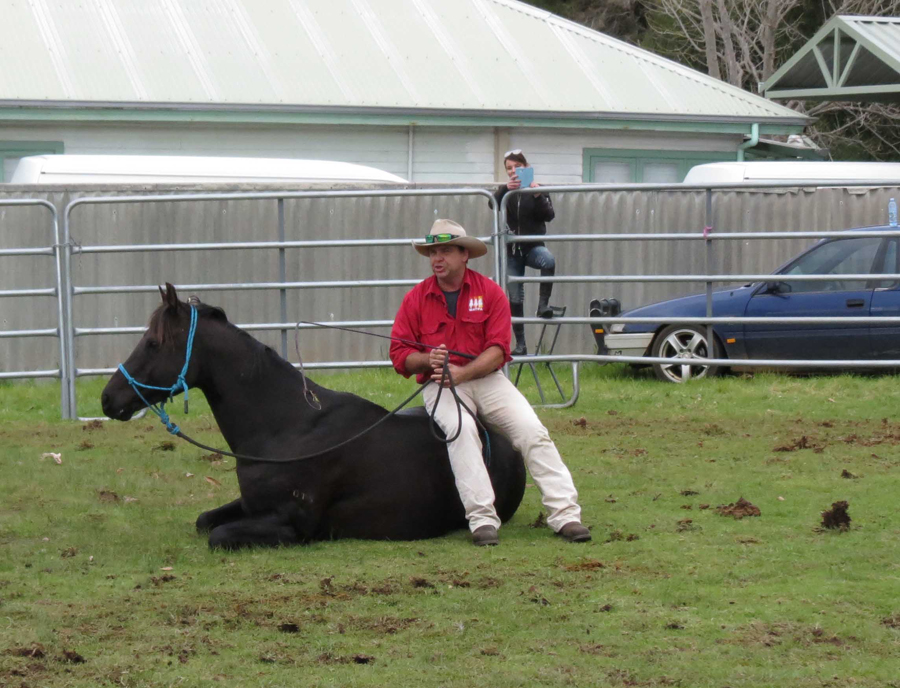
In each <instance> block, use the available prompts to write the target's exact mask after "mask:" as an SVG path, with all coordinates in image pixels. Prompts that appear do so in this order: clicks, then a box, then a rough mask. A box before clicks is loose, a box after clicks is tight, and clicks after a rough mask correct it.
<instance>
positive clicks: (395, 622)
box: [346, 616, 419, 635]
mask: <svg viewBox="0 0 900 688" xmlns="http://www.w3.org/2000/svg"><path fill="white" fill-rule="evenodd" d="M418 622H419V619H418V618H416V617H413V618H409V619H400V618H397V617H395V616H378V617H375V618H359V617H351V618H350V619H349V620H348V621H347V622H346V626H347V627H349V628H353V629H358V630H361V631H371V632H372V633H379V634H381V635H394V634H395V633H399V632H400V631H405V630H406V629H407V628H409V627H410V626H413V625H414V624H416V623H418Z"/></svg>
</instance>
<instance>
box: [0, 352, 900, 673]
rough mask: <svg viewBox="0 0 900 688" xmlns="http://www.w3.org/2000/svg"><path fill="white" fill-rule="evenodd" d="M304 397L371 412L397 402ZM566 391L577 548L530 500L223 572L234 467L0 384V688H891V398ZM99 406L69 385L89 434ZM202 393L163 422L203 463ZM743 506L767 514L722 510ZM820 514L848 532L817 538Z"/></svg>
mask: <svg viewBox="0 0 900 688" xmlns="http://www.w3.org/2000/svg"><path fill="white" fill-rule="evenodd" d="M316 377H317V379H320V380H321V381H322V382H325V383H326V384H328V385H329V386H332V387H335V388H340V389H349V390H354V391H356V392H358V393H361V394H363V395H364V396H367V397H369V398H371V399H374V400H376V401H378V402H379V403H382V404H383V405H385V406H388V407H392V406H393V405H395V404H396V403H398V402H399V401H400V400H401V399H402V398H403V397H404V396H405V395H406V394H408V393H409V391H410V390H411V387H410V383H409V382H406V381H403V380H401V379H399V378H398V377H397V376H395V375H393V374H391V373H390V372H387V371H372V372H359V373H354V374H352V375H349V374H348V375H331V376H327V377H325V376H321V375H319V376H316ZM562 377H563V378H568V377H569V376H568V375H563V376H562ZM543 382H544V383H545V388H546V387H547V384H546V383H548V382H549V380H546V379H544V380H543ZM529 384H530V383H529ZM581 384H582V391H581V398H580V400H579V401H578V404H577V405H576V406H575V407H574V408H572V409H567V410H545V411H542V412H541V416H542V418H543V419H544V421H545V423H546V424H547V426H548V427H549V428H550V431H551V435H552V436H553V437H554V438H555V440H556V442H557V444H558V446H559V448H560V450H561V452H562V454H563V456H564V458H565V460H566V462H567V463H568V465H569V467H570V468H571V470H572V473H573V475H574V477H575V482H576V485H577V486H578V489H579V491H580V495H581V502H582V504H583V507H584V518H585V522H586V523H587V524H589V525H591V526H592V529H593V530H592V532H593V536H594V539H593V542H591V543H589V544H587V545H578V546H576V545H569V544H567V543H564V542H562V541H561V540H560V539H559V538H556V537H554V536H553V535H552V533H551V532H550V531H549V530H547V529H546V528H543V527H532V526H533V524H535V521H536V519H537V516H538V514H539V512H540V502H539V499H538V495H537V493H536V489H535V488H534V487H529V488H528V489H527V490H526V497H525V501H524V503H523V505H522V507H521V508H520V510H519V512H518V514H517V515H516V516H515V518H514V519H513V520H512V521H511V522H510V523H509V524H507V525H505V526H504V527H503V528H502V529H501V545H500V547H497V548H491V549H480V548H478V549H476V548H474V547H472V546H471V544H469V541H468V537H467V534H466V533H465V532H459V533H454V534H452V535H450V536H448V537H445V538H442V539H439V540H430V541H421V542H412V543H404V542H401V543H387V542H361V541H339V542H327V543H318V544H315V545H312V546H310V547H303V548H288V549H280V550H255V551H246V552H240V553H222V552H211V551H209V550H208V549H207V547H206V542H205V538H203V537H200V536H198V535H197V534H196V533H195V532H194V529H193V522H194V520H195V518H196V517H197V515H198V514H199V513H200V512H201V511H203V510H205V509H208V508H211V507H214V506H218V505H220V504H222V503H224V502H226V501H229V500H231V499H233V498H234V497H235V496H236V495H237V491H236V482H235V477H234V472H233V467H234V463H233V462H232V461H231V460H225V461H223V462H221V463H219V464H216V463H211V462H210V461H208V460H204V459H203V458H202V456H203V452H201V451H199V450H196V449H194V448H192V447H190V446H189V445H187V444H185V443H179V444H177V445H175V446H174V448H173V449H172V450H167V449H166V448H165V444H164V443H166V442H169V441H171V440H170V437H169V436H168V434H167V433H166V432H165V430H164V429H163V428H162V427H161V425H160V424H159V423H158V422H157V421H156V420H155V419H154V420H153V421H151V420H150V419H144V420H137V421H132V422H131V423H108V424H104V425H103V426H102V427H101V428H99V429H86V428H85V427H84V425H85V424H84V423H72V422H63V421H61V420H58V403H59V402H58V393H59V389H58V387H57V386H54V385H52V384H5V385H2V386H0V447H2V450H0V451H2V455H0V470H2V473H0V475H2V477H0V686H16V687H17V688H18V687H19V686H23V685H24V686H29V687H37V686H41V687H48V688H51V687H57V686H170V685H172V686H174V685H183V686H217V685H229V686H285V685H303V686H385V685H392V686H410V685H416V686H447V687H463V686H466V687H468V686H492V687H494V686H499V687H507V686H557V685H560V686H562V685H573V686H586V685H597V686H601V685H602V686H607V685H608V686H664V685H666V686H668V685H679V686H690V687H693V686H715V687H720V688H721V687H724V686H731V687H732V688H736V687H738V686H748V687H750V686H752V687H754V688H756V687H758V686H775V685H779V686H791V687H805V686H848V685H853V686H873V687H875V686H878V687H882V686H900V595H898V593H900V547H898V544H900V517H898V508H897V504H898V497H897V495H898V494H900V453H898V446H900V422H898V420H897V418H896V414H895V409H896V408H897V405H898V404H897V402H898V399H900V391H898V379H897V378H896V377H890V376H883V377H854V376H835V377H830V376H822V377H809V378H801V377H781V376H777V375H758V376H756V377H754V378H752V379H745V378H738V377H730V378H722V379H715V380H707V381H699V382H695V383H693V384H689V385H685V386H677V387H676V386H672V385H664V384H661V383H658V382H655V381H654V380H651V379H649V378H648V377H647V376H642V375H638V376H635V375H629V374H626V373H624V372H622V370H621V369H615V368H605V369H600V368H596V367H591V368H589V369H587V370H585V371H584V372H583V374H582V381H581ZM102 385H103V381H100V380H97V381H88V382H84V383H83V384H81V386H80V388H79V401H80V405H81V411H82V413H85V414H88V415H92V414H97V413H99V408H98V406H97V402H96V399H97V397H98V396H99V392H100V390H101V389H102ZM530 386H531V387H532V388H533V384H530ZM529 394H533V389H532V390H531V391H530V392H529ZM199 396H200V395H196V397H195V396H193V395H192V402H191V405H192V408H191V414H190V415H189V416H187V417H183V416H182V414H181V413H180V409H179V408H178V407H179V406H180V404H178V403H176V404H174V405H173V407H174V408H175V410H176V411H177V413H176V416H177V419H176V420H177V422H178V423H179V424H181V425H182V427H183V428H184V429H185V431H186V432H188V433H189V434H191V435H194V436H196V437H198V439H200V440H201V441H207V442H212V443H215V444H220V442H221V440H220V438H219V436H218V434H217V433H216V431H215V425H214V423H213V421H212V418H211V416H210V414H209V413H208V409H207V408H206V406H205V403H204V402H203V401H202V399H200V398H199ZM582 419H583V422H582ZM803 437H806V440H805V441H802V439H801V438H803ZM176 442H177V440H176ZM798 444H799V445H803V446H807V447H808V448H805V449H796V450H793V451H777V449H778V448H779V447H783V448H789V447H791V446H795V445H798ZM50 451H53V452H61V453H62V463H61V464H59V465H57V464H56V463H55V462H54V461H53V460H52V459H50V458H44V459H42V458H40V455H41V453H43V452H50ZM844 470H846V471H848V472H849V473H851V474H853V475H855V476H857V477H856V478H843V477H841V473H842V471H844ZM207 478H210V479H211V480H207ZM685 491H694V492H697V493H698V494H696V495H691V494H687V495H683V494H682V492H685ZM741 496H743V497H744V498H746V499H748V500H749V501H751V502H753V503H754V504H755V505H757V506H758V507H759V508H760V510H761V512H762V515H761V517H759V518H745V519H743V520H734V519H732V518H726V517H723V516H720V515H717V514H716V513H715V507H716V506H717V505H720V504H728V503H730V502H734V501H736V500H737V499H738V498H739V497H741ZM837 500H847V501H848V502H849V503H850V515H851V516H852V518H853V522H852V527H851V529H850V530H849V531H848V532H843V533H841V532H832V531H822V530H821V529H820V528H819V525H820V523H821V517H820V512H821V511H822V510H824V509H826V508H828V507H829V506H830V505H831V503H832V502H834V501H837ZM703 504H709V505H711V507H710V508H708V509H701V508H700V507H701V505H703ZM688 506H689V507H690V509H687V508H686V507H688ZM685 519H690V522H685ZM169 568H171V570H169ZM285 624H293V626H285ZM292 630H296V632H288V631H292ZM34 644H38V645H34ZM33 646H34V647H39V651H38V652H37V654H40V653H41V652H42V653H43V656H34V657H29V656H21V655H22V654H23V651H24V650H25V649H29V648H32V647H33ZM66 652H70V653H77V655H78V656H79V657H81V658H83V659H84V661H83V662H73V661H71V658H73V657H74V656H73V655H70V659H69V660H67V659H66V655H65V653H66ZM365 657H368V658H371V659H370V660H368V663H365V664H361V663H357V661H356V660H355V659H354V658H359V659H360V660H361V661H362V660H363V659H364V658H365ZM76 659H77V658H76Z"/></svg>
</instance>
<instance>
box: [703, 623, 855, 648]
mask: <svg viewBox="0 0 900 688" xmlns="http://www.w3.org/2000/svg"><path fill="white" fill-rule="evenodd" d="M851 640H855V638H854V637H853V636H848V637H847V638H839V637H838V636H836V635H835V634H834V633H830V632H827V631H825V630H824V629H822V628H820V627H818V626H814V627H807V626H797V625H794V624H789V623H774V624H764V623H752V624H750V625H748V626H742V627H740V628H737V629H735V630H734V633H733V634H732V636H731V637H730V638H725V639H722V640H719V641H718V642H719V643H723V644H727V645H743V646H748V645H762V646H764V647H774V646H776V645H780V644H782V643H784V642H795V643H798V644H801V645H833V646H835V647H842V646H844V645H846V644H847V643H848V642H849V641H851Z"/></svg>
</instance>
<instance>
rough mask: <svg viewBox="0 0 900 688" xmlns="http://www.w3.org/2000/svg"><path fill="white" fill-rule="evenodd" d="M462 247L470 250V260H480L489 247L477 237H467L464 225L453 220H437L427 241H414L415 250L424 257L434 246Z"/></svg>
mask: <svg viewBox="0 0 900 688" xmlns="http://www.w3.org/2000/svg"><path fill="white" fill-rule="evenodd" d="M439 245H440V246H462V247H463V248H466V249H469V257H470V258H479V257H481V256H483V255H484V254H485V253H487V246H486V245H485V243H484V242H483V241H480V240H479V239H476V238H475V237H470V236H466V230H465V229H464V228H463V226H462V225H460V224H458V223H456V222H454V221H453V220H435V221H434V224H433V225H431V232H429V233H428V234H427V235H426V236H425V239H424V240H423V239H413V248H415V249H416V250H417V251H418V252H419V253H421V254H422V255H423V256H427V255H428V249H429V248H431V247H432V246H439Z"/></svg>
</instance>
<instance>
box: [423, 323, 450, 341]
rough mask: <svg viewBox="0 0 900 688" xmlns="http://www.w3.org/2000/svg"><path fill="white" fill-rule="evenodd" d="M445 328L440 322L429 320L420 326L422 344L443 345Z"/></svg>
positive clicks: (445, 333)
mask: <svg viewBox="0 0 900 688" xmlns="http://www.w3.org/2000/svg"><path fill="white" fill-rule="evenodd" d="M446 338H447V326H446V324H445V323H444V322H443V321H441V320H437V319H434V320H431V321H429V322H426V323H425V324H423V325H422V344H429V345H431V346H439V345H441V344H445V343H446V342H445V341H444V340H445V339H446Z"/></svg>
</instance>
